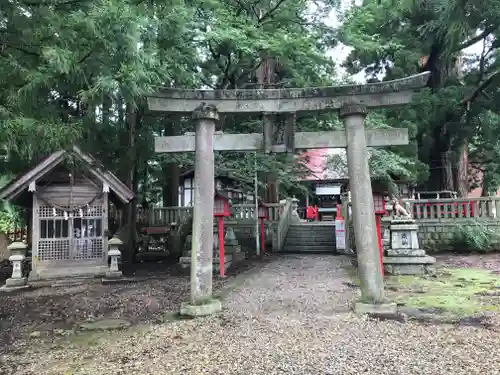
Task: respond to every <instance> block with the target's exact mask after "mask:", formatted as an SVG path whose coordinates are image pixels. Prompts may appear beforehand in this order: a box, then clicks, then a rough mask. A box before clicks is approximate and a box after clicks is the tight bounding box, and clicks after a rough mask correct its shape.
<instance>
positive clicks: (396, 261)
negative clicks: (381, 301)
mask: <svg viewBox="0 0 500 375" xmlns="http://www.w3.org/2000/svg"><path fill="white" fill-rule="evenodd" d="M435 262H436V258H434V257H430V256H408V257H385V258H384V272H385V273H386V274H388V275H394V276H398V275H415V276H424V275H427V274H432V273H434V267H433V265H434V263H435Z"/></svg>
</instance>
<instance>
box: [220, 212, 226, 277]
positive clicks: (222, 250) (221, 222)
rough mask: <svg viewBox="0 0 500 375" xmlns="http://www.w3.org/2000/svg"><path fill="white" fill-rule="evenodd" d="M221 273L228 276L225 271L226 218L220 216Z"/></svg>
mask: <svg viewBox="0 0 500 375" xmlns="http://www.w3.org/2000/svg"><path fill="white" fill-rule="evenodd" d="M219 268H220V269H219V274H220V276H221V277H226V275H225V271H224V218H223V217H222V216H219Z"/></svg>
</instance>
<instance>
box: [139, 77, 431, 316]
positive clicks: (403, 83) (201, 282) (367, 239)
mask: <svg viewBox="0 0 500 375" xmlns="http://www.w3.org/2000/svg"><path fill="white" fill-rule="evenodd" d="M428 77H429V73H428V72H426V73H422V74H418V75H414V76H410V77H407V78H402V79H398V80H394V81H387V82H381V83H371V84H365V85H349V86H330V87H315V88H302V89H299V88H293V89H255V90H253V89H245V90H180V89H164V90H162V91H160V92H158V93H156V94H155V95H152V96H149V97H148V106H149V109H150V110H151V111H158V112H174V113H184V114H186V113H191V114H192V118H193V120H194V121H195V122H196V132H195V135H183V136H172V137H157V138H156V139H155V151H156V152H169V153H174V152H188V151H195V154H196V158H195V192H194V209H193V235H192V238H193V240H192V252H191V254H192V255H191V256H192V265H191V301H190V303H188V304H185V305H183V306H182V308H181V313H182V314H186V315H192V316H201V315H208V314H211V313H214V312H217V311H219V310H220V309H221V304H220V302H219V301H215V300H213V299H212V257H213V240H214V239H213V220H214V219H213V210H214V207H213V204H214V203H213V196H214V190H215V187H214V177H215V176H214V150H216V151H243V152H244V151H257V150H264V151H265V152H268V153H269V152H294V151H295V149H311V148H340V147H345V148H347V165H348V176H349V181H350V184H349V185H350V187H351V197H352V213H353V219H354V232H355V238H356V251H357V257H358V266H359V275H360V281H361V292H362V302H363V303H361V302H359V303H357V304H356V308H357V309H358V310H359V311H372V310H376V311H380V310H381V309H392V308H393V307H394V308H395V305H384V299H385V296H384V285H383V277H382V272H381V265H380V260H379V250H378V242H377V234H376V225H375V212H374V207H373V196H372V189H371V180H370V173H369V167H368V152H367V147H377V146H391V145H405V144H408V133H407V129H387V130H385V129H384V130H365V127H364V119H365V116H366V114H367V110H368V109H369V108H379V107H390V106H397V105H403V104H407V103H409V102H411V100H412V96H413V93H414V91H416V90H418V89H420V88H422V87H424V86H425V85H426V83H427V80H428ZM328 110H329V111H331V110H338V111H339V114H340V117H341V118H342V119H343V121H344V124H345V132H344V131H331V132H298V133H295V132H294V125H295V113H296V112H315V111H328ZM259 112H260V113H264V114H271V113H286V114H287V121H286V124H285V134H284V142H283V143H282V144H275V142H273V139H272V134H273V132H274V129H273V128H272V126H273V124H272V123H269V122H264V126H263V134H260V133H253V134H215V122H216V121H217V120H218V118H219V113H259Z"/></svg>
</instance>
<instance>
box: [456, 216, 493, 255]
mask: <svg viewBox="0 0 500 375" xmlns="http://www.w3.org/2000/svg"><path fill="white" fill-rule="evenodd" d="M495 229H496V228H492V227H490V226H488V225H487V224H486V223H484V222H482V221H480V220H476V221H474V222H472V223H467V224H466V225H463V224H461V225H457V226H455V227H454V229H453V232H452V233H453V234H452V238H451V243H450V246H451V248H452V250H453V251H454V252H478V253H489V252H491V251H495V250H498V248H499V246H500V234H499V233H498V231H497V230H495Z"/></svg>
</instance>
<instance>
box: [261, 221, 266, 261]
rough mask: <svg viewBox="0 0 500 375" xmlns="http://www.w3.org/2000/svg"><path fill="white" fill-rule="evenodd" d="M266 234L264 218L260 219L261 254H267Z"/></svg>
mask: <svg viewBox="0 0 500 375" xmlns="http://www.w3.org/2000/svg"><path fill="white" fill-rule="evenodd" d="M265 241H266V233H265V232H264V218H261V219H260V253H261V254H262V255H264V254H265V253H266V242H265Z"/></svg>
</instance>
